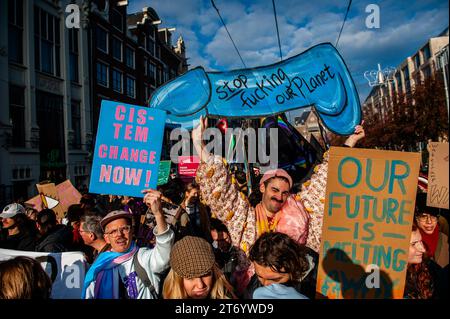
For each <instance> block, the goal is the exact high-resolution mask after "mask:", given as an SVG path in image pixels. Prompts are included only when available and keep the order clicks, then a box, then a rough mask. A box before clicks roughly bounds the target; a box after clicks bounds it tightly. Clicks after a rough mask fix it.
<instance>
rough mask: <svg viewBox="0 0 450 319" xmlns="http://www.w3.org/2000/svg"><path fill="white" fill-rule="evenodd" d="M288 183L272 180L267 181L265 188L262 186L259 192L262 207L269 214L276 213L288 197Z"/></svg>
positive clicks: (276, 179)
mask: <svg viewBox="0 0 450 319" xmlns="http://www.w3.org/2000/svg"><path fill="white" fill-rule="evenodd" d="M289 189H290V187H289V183H288V182H287V181H286V180H284V179H282V178H272V179H270V180H268V184H267V186H265V185H264V184H262V185H261V186H260V191H261V193H262V194H263V196H262V201H261V203H262V205H263V206H264V208H265V209H266V210H268V211H269V212H271V213H274V214H275V213H277V212H278V211H280V209H281V207H283V205H284V203H285V202H286V200H287V198H288V197H289Z"/></svg>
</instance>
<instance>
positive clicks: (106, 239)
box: [103, 235, 111, 244]
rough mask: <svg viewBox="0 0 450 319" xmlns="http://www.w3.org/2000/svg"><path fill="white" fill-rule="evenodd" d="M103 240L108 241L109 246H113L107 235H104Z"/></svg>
mask: <svg viewBox="0 0 450 319" xmlns="http://www.w3.org/2000/svg"><path fill="white" fill-rule="evenodd" d="M103 239H104V240H105V241H106V243H107V244H111V241H110V240H109V237H108V236H107V235H103Z"/></svg>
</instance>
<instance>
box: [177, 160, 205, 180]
mask: <svg viewBox="0 0 450 319" xmlns="http://www.w3.org/2000/svg"><path fill="white" fill-rule="evenodd" d="M199 164H200V161H199V158H198V156H179V157H178V174H179V175H180V177H181V179H183V180H185V181H190V180H192V179H193V178H195V174H196V172H197V168H198V165H199Z"/></svg>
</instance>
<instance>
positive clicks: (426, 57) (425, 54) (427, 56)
mask: <svg viewBox="0 0 450 319" xmlns="http://www.w3.org/2000/svg"><path fill="white" fill-rule="evenodd" d="M430 58H431V53H430V45H429V44H427V45H426V46H425V47H424V48H423V60H424V61H428V60H429V59H430Z"/></svg>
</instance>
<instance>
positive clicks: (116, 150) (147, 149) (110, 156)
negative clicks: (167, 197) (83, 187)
mask: <svg viewBox="0 0 450 319" xmlns="http://www.w3.org/2000/svg"><path fill="white" fill-rule="evenodd" d="M165 119H166V114H165V113H164V112H163V111H161V110H155V109H149V108H146V107H140V106H136V105H128V104H123V103H118V102H111V101H102V107H101V110H100V119H99V124H98V130H97V132H98V133H97V139H96V143H95V153H94V162H93V165H92V172H91V181H90V185H89V191H90V192H91V193H99V194H113V195H129V196H135V197H139V196H140V195H141V192H140V190H141V189H143V188H149V187H153V188H155V187H156V184H157V179H158V169H159V159H160V154H161V148H162V140H163V134H164V125H165Z"/></svg>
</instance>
